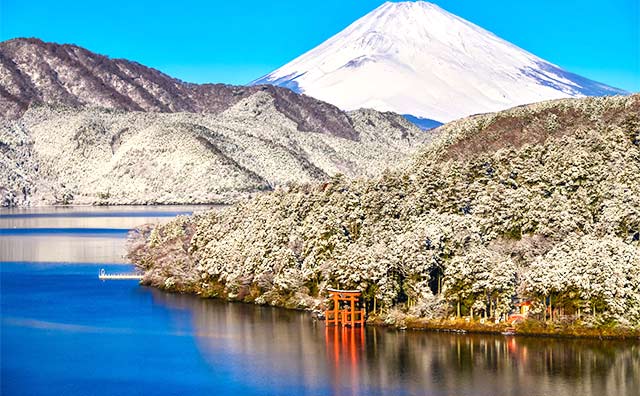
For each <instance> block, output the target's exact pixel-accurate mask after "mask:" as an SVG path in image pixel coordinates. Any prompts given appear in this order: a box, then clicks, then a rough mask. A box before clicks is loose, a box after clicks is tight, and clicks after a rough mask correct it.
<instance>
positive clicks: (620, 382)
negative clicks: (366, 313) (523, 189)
mask: <svg viewBox="0 0 640 396" xmlns="http://www.w3.org/2000/svg"><path fill="white" fill-rule="evenodd" d="M194 209H196V210H197V209H199V208H192V207H126V208H73V209H58V208H39V209H31V210H11V211H10V210H2V211H0V316H1V322H2V323H1V330H0V338H1V344H0V353H1V356H0V369H1V377H0V391H1V392H0V393H1V394H2V395H195V394H212V395H451V396H454V395H456V396H457V395H461V396H464V395H470V396H471V395H487V396H491V395H524V396H535V395H549V396H579V395H580V396H582V395H585V396H589V395H593V396H601V395H623V396H625V395H633V396H638V395H640V345H638V344H639V343H638V341H637V340H634V341H601V340H571V339H553V338H531V337H510V336H492V335H468V334H448V333H429V332H419V331H395V330H388V329H382V328H373V327H367V328H365V329H355V330H351V329H344V330H343V329H340V328H337V329H336V328H327V327H325V325H324V323H323V322H316V321H313V320H312V319H311V318H310V316H309V315H308V314H306V313H303V312H295V311H286V310H282V309H275V308H269V307H258V306H253V305H247V304H239V303H225V302H222V301H218V300H202V299H198V298H196V297H192V296H184V295H175V294H168V293H164V292H161V291H158V290H155V289H150V288H147V287H142V286H139V285H138V284H137V282H136V281H106V282H102V281H100V280H98V272H99V270H100V269H101V268H104V269H105V270H106V271H107V272H126V271H130V270H132V268H131V267H130V266H129V265H128V264H126V262H125V260H124V259H123V254H124V249H125V236H126V230H127V229H129V228H131V227H133V226H135V225H137V224H141V223H146V222H158V221H167V220H168V219H170V216H173V215H175V214H180V213H189V212H191V211H193V210H194Z"/></svg>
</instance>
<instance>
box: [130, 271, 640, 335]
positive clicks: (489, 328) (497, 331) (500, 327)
mask: <svg viewBox="0 0 640 396" xmlns="http://www.w3.org/2000/svg"><path fill="white" fill-rule="evenodd" d="M140 285H141V286H144V287H149V288H153V289H157V290H160V291H163V292H165V293H170V294H182V295H189V296H193V297H194V298H199V299H204V300H207V299H212V300H218V301H223V302H226V303H241V304H250V305H255V306H258V307H271V308H277V309H283V310H293V311H300V312H305V313H307V314H308V315H309V317H310V319H311V320H316V321H318V322H324V321H325V319H324V318H323V317H322V318H319V317H318V313H319V312H320V313H324V311H323V310H318V309H317V308H313V307H294V306H286V305H278V304H275V305H272V304H256V303H255V302H254V301H244V300H239V299H230V298H223V297H216V296H207V295H202V294H200V293H198V292H195V291H190V290H184V289H183V290H167V289H166V288H163V287H157V286H154V285H152V284H150V283H145V282H144V281H142V282H141V283H140ZM366 326H376V327H384V328H389V329H395V330H398V331H404V330H411V331H425V332H434V333H458V334H488V335H502V336H507V337H512V336H519V337H538V338H559V339H592V340H593V339H600V340H620V341H628V340H636V339H637V340H639V341H640V328H638V329H627V328H598V327H586V326H576V325H573V326H571V325H569V326H567V325H565V326H563V327H559V326H561V325H560V324H559V323H546V322H540V321H537V320H533V319H530V320H527V321H525V322H523V323H522V324H520V325H516V326H513V325H509V324H507V323H504V322H503V323H499V324H482V323H479V322H478V321H467V320H466V319H465V318H460V319H456V320H453V321H452V320H451V319H425V318H419V317H412V316H408V315H407V316H404V317H403V318H402V319H401V320H400V321H399V322H395V323H388V322H386V321H385V317H384V316H379V315H370V316H369V317H368V318H367V320H366ZM507 329H514V331H513V332H512V333H510V334H504V332H505V331H507Z"/></svg>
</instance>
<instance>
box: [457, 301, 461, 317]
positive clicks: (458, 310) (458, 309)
mask: <svg viewBox="0 0 640 396" xmlns="http://www.w3.org/2000/svg"><path fill="white" fill-rule="evenodd" d="M456 312H457V317H458V318H459V317H460V299H459V298H458V308H457V311H456Z"/></svg>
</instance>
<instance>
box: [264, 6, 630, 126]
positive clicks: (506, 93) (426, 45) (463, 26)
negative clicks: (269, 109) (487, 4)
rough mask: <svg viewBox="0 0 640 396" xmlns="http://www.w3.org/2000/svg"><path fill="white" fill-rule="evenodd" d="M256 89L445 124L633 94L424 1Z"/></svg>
mask: <svg viewBox="0 0 640 396" xmlns="http://www.w3.org/2000/svg"><path fill="white" fill-rule="evenodd" d="M252 84H273V85H279V86H284V87H288V88H291V89H293V90H294V91H297V92H301V93H305V94H307V95H309V96H313V97H315V98H317V99H321V100H324V101H327V102H329V103H332V104H335V105H337V106H338V107H341V108H343V109H345V110H352V109H357V108H374V109H377V110H381V111H393V112H396V113H399V114H411V115H413V116H418V117H422V118H429V119H433V120H438V121H441V122H447V121H451V120H453V119H457V118H460V117H464V116H467V115H471V114H476V113H484V112H493V111H499V110H502V109H505V108H509V107H513V106H516V105H521V104H526V103H533V102H538V101H542V100H547V99H557V98H566V97H580V96H599V95H615V94H625V93H626V92H625V91H622V90H620V89H616V88H612V87H609V86H607V85H604V84H601V83H598V82H595V81H591V80H589V79H587V78H584V77H581V76H578V75H576V74H573V73H570V72H568V71H566V70H563V69H562V68H560V67H558V66H556V65H554V64H552V63H549V62H547V61H545V60H544V59H541V58H539V57H537V56H535V55H533V54H531V53H529V52H527V51H525V50H523V49H521V48H519V47H517V46H515V45H513V44H511V43H509V42H507V41H505V40H503V39H501V38H499V37H497V36H495V35H494V34H492V33H490V32H488V31H486V30H484V29H482V28H480V27H479V26H476V25H474V24H472V23H470V22H468V21H466V20H464V19H462V18H459V17H457V16H456V15H453V14H451V13H449V12H447V11H445V10H443V9H442V8H440V7H438V6H437V5H434V4H431V3H427V2H422V1H418V2H402V3H391V2H387V3H384V4H383V5H381V6H380V7H378V8H377V9H375V10H374V11H372V12H370V13H369V14H367V15H365V16H364V17H362V18H360V19H358V20H357V21H355V22H354V23H353V24H351V25H350V26H348V27H347V28H346V29H344V30H343V31H342V32H340V33H338V34H336V35H335V36H333V37H331V38H330V39H329V40H327V41H325V42H324V43H322V44H321V45H320V46H318V47H316V48H314V49H312V50H311V51H309V52H307V53H305V54H304V55H302V56H300V57H298V58H296V59H294V60H293V61H291V62H290V63H288V64H286V65H285V66H283V67H281V68H279V69H277V70H276V71H274V72H272V73H270V74H268V75H266V76H264V77H262V78H260V79H258V80H256V81H254V82H253V83H252Z"/></svg>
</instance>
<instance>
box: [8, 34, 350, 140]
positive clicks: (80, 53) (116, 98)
mask: <svg viewBox="0 0 640 396" xmlns="http://www.w3.org/2000/svg"><path fill="white" fill-rule="evenodd" d="M258 91H266V92H268V93H269V95H271V96H272V97H273V98H274V104H275V106H276V108H277V110H278V111H279V112H282V113H283V114H286V115H287V117H288V118H290V119H291V120H293V121H294V122H295V123H296V124H297V126H298V128H299V130H305V131H312V132H319V133H329V134H332V135H336V136H343V137H347V138H356V137H357V136H356V133H355V131H354V129H353V126H352V125H351V122H350V121H349V119H348V117H347V116H346V115H345V114H344V113H343V112H342V111H340V110H339V109H338V108H336V107H335V106H333V105H330V104H328V103H324V102H322V101H319V100H317V99H314V98H311V97H308V96H304V95H298V94H295V93H293V92H291V91H290V90H288V89H283V88H279V87H273V86H257V87H256V86H254V87H243V86H232V85H225V84H203V85H198V84H189V83H185V82H182V81H180V80H177V79H175V78H172V77H169V76H168V75H166V74H163V73H161V72H159V71H158V70H155V69H152V68H148V67H146V66H143V65H141V64H139V63H136V62H131V61H128V60H125V59H111V58H108V57H106V56H103V55H99V54H95V53H93V52H91V51H88V50H86V49H84V48H81V47H78V46H75V45H69V44H64V45H60V44H56V43H46V42H43V41H41V40H38V39H33V38H30V39H23V38H21V39H13V40H8V41H4V42H1V43H0V116H3V117H6V118H16V117H19V116H20V115H21V114H22V113H23V112H24V111H26V109H27V108H28V107H29V105H30V104H32V103H36V104H37V103H47V104H64V105H69V106H87V105H89V106H98V107H104V108H112V109H119V110H130V111H154V112H183V111H184V112H195V113H202V112H206V113H212V114H220V113H221V112H223V111H225V110H226V109H228V108H229V107H231V106H233V105H234V104H236V103H238V102H239V101H240V100H242V99H245V98H248V97H250V96H251V95H253V94H255V93H256V92H258Z"/></svg>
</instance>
